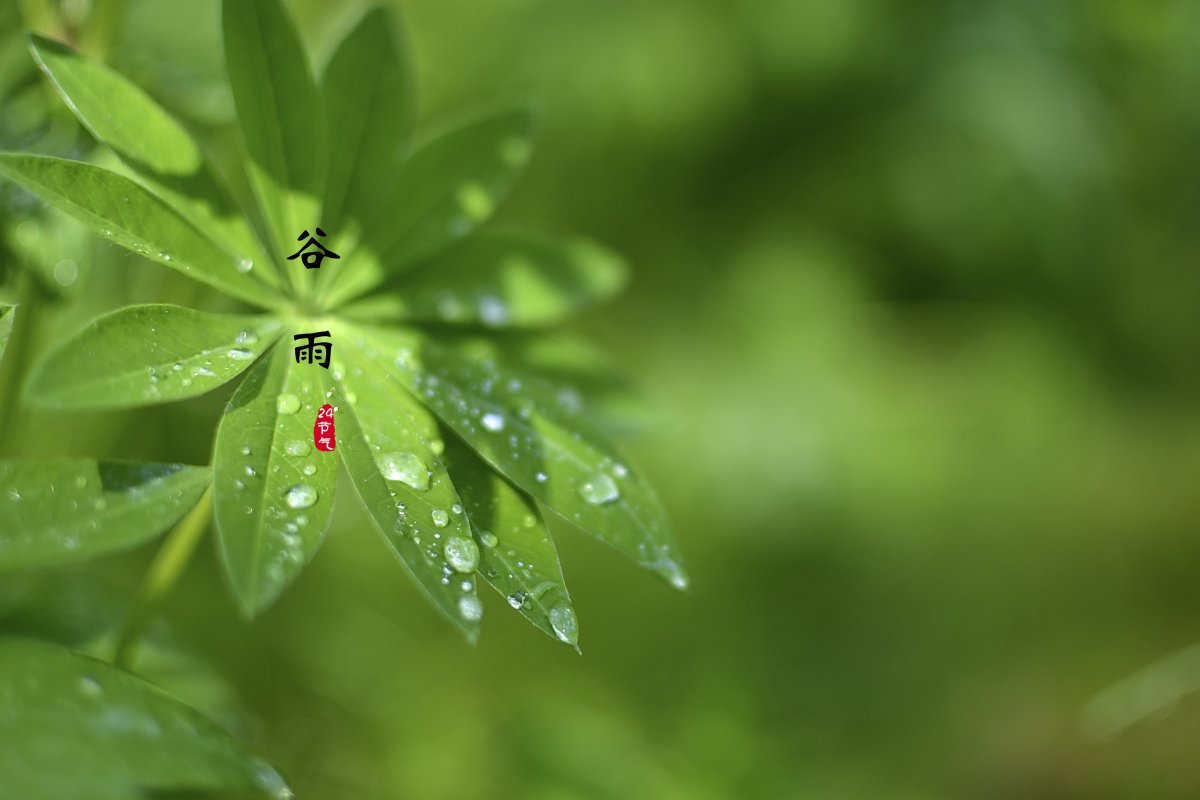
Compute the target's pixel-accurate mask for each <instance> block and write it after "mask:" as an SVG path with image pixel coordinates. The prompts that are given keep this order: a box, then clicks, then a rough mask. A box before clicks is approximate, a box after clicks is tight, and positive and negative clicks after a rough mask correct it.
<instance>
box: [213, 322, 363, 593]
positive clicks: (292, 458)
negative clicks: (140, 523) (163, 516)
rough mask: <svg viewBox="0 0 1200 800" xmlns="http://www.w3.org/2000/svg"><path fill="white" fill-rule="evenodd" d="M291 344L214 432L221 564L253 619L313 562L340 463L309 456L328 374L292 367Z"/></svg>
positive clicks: (261, 366)
mask: <svg viewBox="0 0 1200 800" xmlns="http://www.w3.org/2000/svg"><path fill="white" fill-rule="evenodd" d="M291 344H292V339H291V337H290V336H285V337H284V341H283V342H281V343H280V344H279V345H277V346H276V347H275V349H274V350H273V351H272V352H271V353H270V355H269V356H268V357H267V358H264V359H263V360H262V361H261V362H259V363H258V364H256V365H255V367H254V369H253V370H252V371H251V372H250V374H249V375H247V376H246V379H245V381H243V382H242V385H241V386H239V387H238V390H237V391H236V392H235V393H234V395H233V397H232V398H231V399H230V401H229V407H228V408H227V409H226V410H225V416H224V417H222V419H221V424H220V426H219V427H218V428H217V441H216V445H215V450H214V455H213V469H214V472H215V473H216V478H215V480H214V484H213V486H214V492H213V502H214V504H215V510H216V519H217V531H218V533H219V541H220V545H221V556H222V558H223V559H224V562H225V569H226V572H227V573H228V575H229V579H230V583H231V584H232V586H233V590H234V594H235V595H236V596H237V598H238V600H239V601H240V602H241V604H242V608H243V609H244V610H245V612H246V614H247V615H248V616H253V615H255V614H257V613H259V612H260V611H262V610H263V609H264V608H266V607H267V606H268V605H270V604H271V602H272V601H274V600H275V598H276V597H278V596H279V594H280V592H282V591H283V590H284V589H285V588H286V587H287V585H288V584H290V583H291V582H292V581H293V580H294V579H295V578H296V576H297V575H298V574H299V573H300V570H301V569H303V567H304V565H305V564H307V563H308V560H309V559H310V558H312V556H313V554H315V553H316V551H317V549H318V548H319V547H320V546H321V541H322V539H323V538H324V536H325V528H326V526H327V525H328V522H329V513H330V510H331V509H332V508H333V493H334V489H335V486H336V478H337V457H336V455H335V454H333V453H323V452H318V451H317V450H316V449H315V448H314V447H313V423H314V422H315V421H316V416H317V412H318V410H319V409H320V407H321V405H322V404H323V403H325V402H326V400H327V398H326V396H325V382H326V377H325V374H326V372H327V371H326V370H325V369H322V368H321V367H320V366H319V365H316V364H296V363H295V359H294V357H293V353H294V350H293V348H292V347H291ZM339 344H340V342H339Z"/></svg>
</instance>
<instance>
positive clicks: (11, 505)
mask: <svg viewBox="0 0 1200 800" xmlns="http://www.w3.org/2000/svg"><path fill="white" fill-rule="evenodd" d="M211 477H212V474H211V472H210V471H209V469H208V468H207V467H189V466H184V465H182V464H127V463H118V462H107V461H100V462H97V461H94V460H92V459H65V460H56V461H0V520H3V525H0V570H8V569H17V568H24V567H41V566H50V565H55V564H63V563H69V562H74V561H82V560H85V559H88V558H93V557H95V556H98V555H102V554H104V553H108V552H112V551H116V550H123V549H126V548H129V547H132V546H134V545H136V544H140V543H141V542H144V541H146V540H147V539H150V538H152V537H154V536H157V535H158V534H159V533H162V532H163V531H164V530H166V529H167V528H169V527H170V526H171V525H173V524H174V523H176V522H177V521H179V519H180V518H181V517H182V516H183V515H184V514H185V513H187V511H188V509H190V508H191V507H192V506H194V505H195V504H196V502H197V501H198V500H199V499H200V495H201V494H203V492H204V489H205V487H207V486H208V484H209V481H210V480H211Z"/></svg>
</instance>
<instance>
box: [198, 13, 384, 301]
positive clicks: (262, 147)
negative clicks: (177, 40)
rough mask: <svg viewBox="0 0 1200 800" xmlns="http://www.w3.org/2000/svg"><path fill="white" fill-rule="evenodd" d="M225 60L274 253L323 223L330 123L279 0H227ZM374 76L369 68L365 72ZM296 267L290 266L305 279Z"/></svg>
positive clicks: (282, 252) (291, 273)
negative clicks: (302, 232)
mask: <svg viewBox="0 0 1200 800" xmlns="http://www.w3.org/2000/svg"><path fill="white" fill-rule="evenodd" d="M222 22H223V25H224V31H225V63H226V66H227V68H228V70H229V83H230V86H231V87H232V89H233V100H234V104H235V105H236V106H237V113H238V123H239V125H240V126H241V130H242V139H243V141H244V142H245V145H246V153H247V155H248V156H249V157H250V179H251V183H252V184H253V186H254V190H255V194H256V195H257V197H258V201H259V204H260V205H261V207H262V211H263V217H264V219H265V220H266V222H267V225H268V227H269V228H270V234H271V236H272V243H273V245H274V247H275V248H276V253H275V255H276V256H277V257H278V256H286V255H290V254H291V253H292V251H293V250H295V249H296V247H295V242H296V237H297V236H299V235H300V233H301V231H303V230H308V231H312V230H313V229H314V228H315V227H316V226H317V224H318V223H320V219H319V215H320V201H321V196H322V194H323V187H324V180H325V124H324V115H323V114H322V112H321V102H320V97H319V96H318V94H317V90H316V87H315V86H314V84H313V79H312V73H311V72H310V70H309V66H308V61H307V58H306V56H305V54H304V47H303V45H302V44H301V42H300V36H299V34H298V33H297V31H296V27H295V25H294V24H293V23H292V20H291V18H290V17H289V16H288V15H287V14H286V13H285V12H284V10H283V8H282V7H281V6H280V4H279V3H278V2H277V0H225V2H224V3H223V5H222ZM363 79H364V80H370V76H363ZM302 272H303V270H301V272H300V273H298V272H296V271H295V270H288V272H287V274H288V275H289V276H293V278H292V279H293V280H296V281H299V280H302V278H300V277H298V276H300V275H301V273H302Z"/></svg>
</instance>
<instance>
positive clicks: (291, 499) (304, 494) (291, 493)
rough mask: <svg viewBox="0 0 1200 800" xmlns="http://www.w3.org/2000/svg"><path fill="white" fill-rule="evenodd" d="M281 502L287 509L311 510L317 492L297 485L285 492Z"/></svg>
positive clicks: (301, 484) (308, 487)
mask: <svg viewBox="0 0 1200 800" xmlns="http://www.w3.org/2000/svg"><path fill="white" fill-rule="evenodd" d="M283 501H284V502H285V503H287V506H288V508H312V507H313V505H314V504H315V503H316V502H317V490H316V489H314V488H312V487H311V486H309V485H307V484H303V483H298V484H296V485H295V486H293V487H292V488H290V489H288V490H287V494H285V495H284V496H283Z"/></svg>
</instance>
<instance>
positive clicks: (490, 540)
mask: <svg viewBox="0 0 1200 800" xmlns="http://www.w3.org/2000/svg"><path fill="white" fill-rule="evenodd" d="M479 541H481V542H483V546H484V547H495V546H496V545H497V544H499V543H500V540H499V539H497V538H496V534H494V533H492V532H491V531H483V532H482V533H480V534H479Z"/></svg>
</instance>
